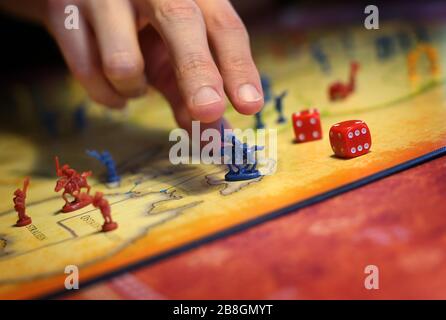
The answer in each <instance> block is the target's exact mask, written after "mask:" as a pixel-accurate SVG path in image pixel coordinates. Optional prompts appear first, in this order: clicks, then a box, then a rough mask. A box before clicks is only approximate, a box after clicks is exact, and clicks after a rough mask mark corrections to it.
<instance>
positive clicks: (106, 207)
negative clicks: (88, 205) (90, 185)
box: [93, 192, 118, 232]
mask: <svg viewBox="0 0 446 320" xmlns="http://www.w3.org/2000/svg"><path fill="white" fill-rule="evenodd" d="M93 206H94V207H95V208H99V210H101V214H102V217H104V224H103V225H102V231H103V232H108V231H112V230H115V229H116V228H118V224H117V223H116V222H114V221H113V220H112V217H111V212H110V204H109V203H108V201H107V199H105V198H104V194H103V193H102V192H96V194H95V195H94V198H93Z"/></svg>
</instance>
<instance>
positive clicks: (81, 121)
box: [73, 104, 87, 131]
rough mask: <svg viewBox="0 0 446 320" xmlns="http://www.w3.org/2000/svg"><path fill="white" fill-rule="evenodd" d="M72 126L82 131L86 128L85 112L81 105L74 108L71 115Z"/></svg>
mask: <svg viewBox="0 0 446 320" xmlns="http://www.w3.org/2000/svg"><path fill="white" fill-rule="evenodd" d="M73 118H74V125H75V127H76V129H77V130H79V131H84V130H85V129H86V128H87V112H86V110H85V106H84V105H83V104H81V105H79V106H78V107H76V110H74V114H73Z"/></svg>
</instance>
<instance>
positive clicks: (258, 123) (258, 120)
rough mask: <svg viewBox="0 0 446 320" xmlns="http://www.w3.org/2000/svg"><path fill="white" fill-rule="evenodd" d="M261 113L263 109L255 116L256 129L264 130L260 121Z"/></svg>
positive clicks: (263, 125)
mask: <svg viewBox="0 0 446 320" xmlns="http://www.w3.org/2000/svg"><path fill="white" fill-rule="evenodd" d="M262 111H263V109H262V110H260V111H259V112H257V113H256V114H255V117H256V129H263V128H265V124H264V123H263V120H262Z"/></svg>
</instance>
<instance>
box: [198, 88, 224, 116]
mask: <svg viewBox="0 0 446 320" xmlns="http://www.w3.org/2000/svg"><path fill="white" fill-rule="evenodd" d="M223 96H224V95H223V93H222V92H221V93H220V92H218V91H217V90H216V89H215V88H213V87H211V86H204V87H201V88H199V89H198V90H197V92H196V93H195V94H194V96H193V98H192V105H191V106H190V107H189V111H190V113H191V116H192V117H193V118H194V119H197V120H199V121H201V122H204V123H210V122H214V121H217V120H219V119H220V118H221V117H222V116H223V113H224V112H225V104H224V99H223Z"/></svg>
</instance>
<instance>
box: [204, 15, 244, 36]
mask: <svg viewBox="0 0 446 320" xmlns="http://www.w3.org/2000/svg"><path fill="white" fill-rule="evenodd" d="M207 24H208V28H209V29H210V30H214V31H215V32H218V31H224V30H228V31H232V32H240V33H243V34H245V35H247V32H246V28H245V25H244V24H243V22H242V20H241V19H240V17H239V16H238V15H237V14H236V13H233V12H218V13H217V14H213V15H211V16H210V17H209V18H208V19H207Z"/></svg>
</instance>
